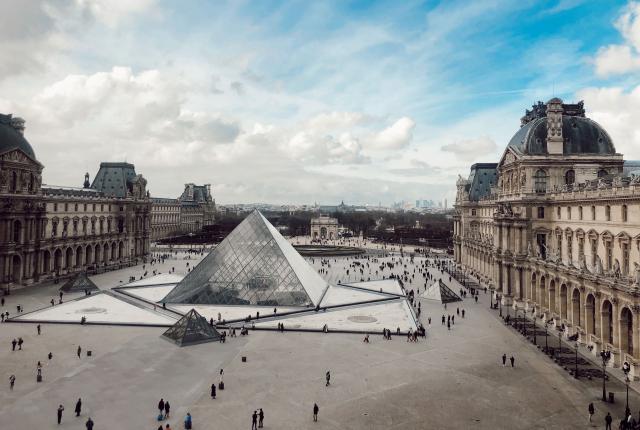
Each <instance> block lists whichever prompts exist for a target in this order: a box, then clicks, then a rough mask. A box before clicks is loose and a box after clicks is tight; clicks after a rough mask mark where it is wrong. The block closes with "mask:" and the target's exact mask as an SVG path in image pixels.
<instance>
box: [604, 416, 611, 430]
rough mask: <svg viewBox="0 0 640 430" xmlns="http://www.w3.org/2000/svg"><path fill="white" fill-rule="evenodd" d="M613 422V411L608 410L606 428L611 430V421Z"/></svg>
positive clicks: (605, 419) (605, 421) (605, 420)
mask: <svg viewBox="0 0 640 430" xmlns="http://www.w3.org/2000/svg"><path fill="white" fill-rule="evenodd" d="M612 422H613V418H611V413H610V412H607V416H606V417H604V423H605V427H604V428H605V430H611V423H612Z"/></svg>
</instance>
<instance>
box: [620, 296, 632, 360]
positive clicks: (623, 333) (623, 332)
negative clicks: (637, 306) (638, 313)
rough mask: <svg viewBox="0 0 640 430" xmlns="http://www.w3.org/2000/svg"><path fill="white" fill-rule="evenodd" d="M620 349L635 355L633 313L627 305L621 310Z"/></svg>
mask: <svg viewBox="0 0 640 430" xmlns="http://www.w3.org/2000/svg"><path fill="white" fill-rule="evenodd" d="M620 350H622V351H623V352H626V353H627V354H630V355H633V314H632V313H631V310H629V308H628V307H626V306H625V307H624V308H622V311H620Z"/></svg>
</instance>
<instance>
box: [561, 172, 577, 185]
mask: <svg viewBox="0 0 640 430" xmlns="http://www.w3.org/2000/svg"><path fill="white" fill-rule="evenodd" d="M575 182H576V172H575V170H573V169H572V170H567V173H565V174H564V183H565V184H567V185H573V184H574V183H575Z"/></svg>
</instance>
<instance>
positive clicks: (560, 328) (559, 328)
mask: <svg viewBox="0 0 640 430" xmlns="http://www.w3.org/2000/svg"><path fill="white" fill-rule="evenodd" d="M563 331H564V330H563V329H562V327H558V354H560V353H561V352H562V332H563Z"/></svg>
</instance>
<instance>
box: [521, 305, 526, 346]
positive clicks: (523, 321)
mask: <svg viewBox="0 0 640 430" xmlns="http://www.w3.org/2000/svg"><path fill="white" fill-rule="evenodd" d="M522 326H523V327H524V338H525V339H526V338H527V310H526V309H524V308H522Z"/></svg>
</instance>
